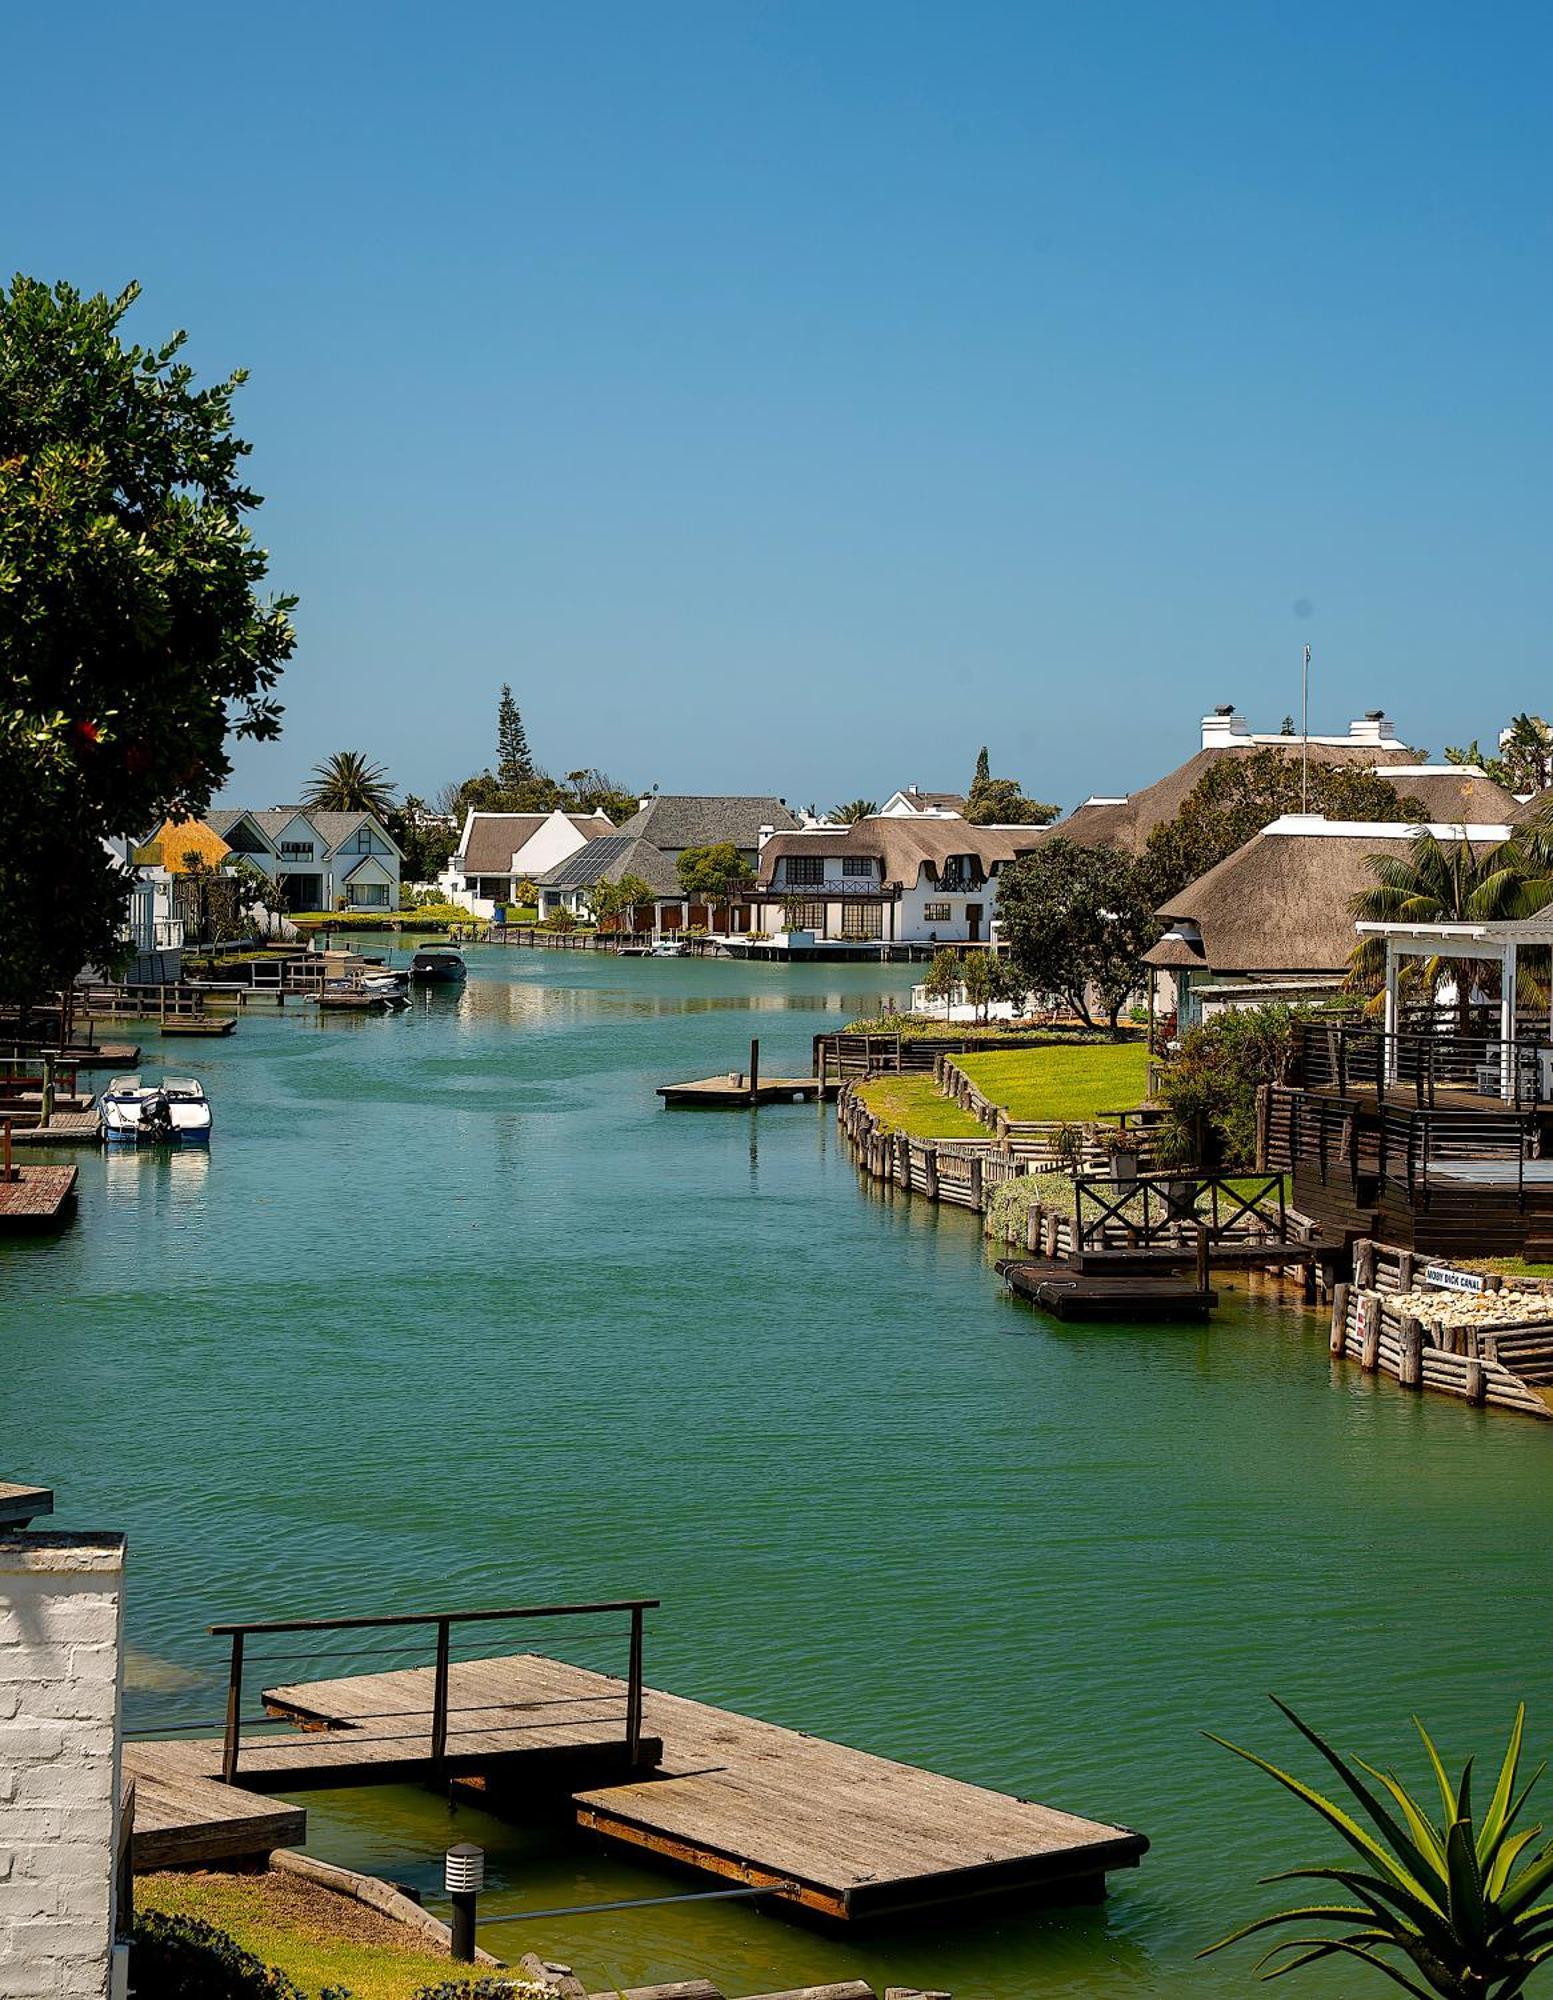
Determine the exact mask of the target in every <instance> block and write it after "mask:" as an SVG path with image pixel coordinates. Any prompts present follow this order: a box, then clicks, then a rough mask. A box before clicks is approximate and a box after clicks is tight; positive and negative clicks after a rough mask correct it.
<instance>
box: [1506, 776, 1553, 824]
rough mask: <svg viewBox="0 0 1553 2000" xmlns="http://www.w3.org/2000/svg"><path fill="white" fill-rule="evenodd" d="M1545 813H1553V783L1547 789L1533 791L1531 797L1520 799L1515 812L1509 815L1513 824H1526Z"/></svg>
mask: <svg viewBox="0 0 1553 2000" xmlns="http://www.w3.org/2000/svg"><path fill="white" fill-rule="evenodd" d="M1544 813H1553V785H1549V786H1548V788H1547V790H1546V791H1542V792H1533V793H1532V795H1531V797H1530V798H1529V799H1518V800H1517V801H1516V806H1515V810H1514V812H1512V813H1511V814H1510V815H1509V818H1510V822H1511V824H1512V825H1513V826H1526V825H1527V824H1528V823H1529V822H1530V821H1532V820H1534V819H1540V818H1541V817H1542V815H1543V814H1544Z"/></svg>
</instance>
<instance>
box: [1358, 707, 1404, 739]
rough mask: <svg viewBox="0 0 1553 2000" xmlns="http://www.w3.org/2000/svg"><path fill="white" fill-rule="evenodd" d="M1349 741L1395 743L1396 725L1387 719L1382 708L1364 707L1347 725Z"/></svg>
mask: <svg viewBox="0 0 1553 2000" xmlns="http://www.w3.org/2000/svg"><path fill="white" fill-rule="evenodd" d="M1348 740H1349V742H1350V743H1395V742H1396V740H1397V725H1396V724H1395V723H1394V722H1391V721H1388V720H1387V717H1386V711H1385V710H1384V709H1383V708H1371V709H1366V711H1365V712H1364V714H1363V715H1361V716H1358V717H1356V718H1355V719H1354V721H1352V722H1350V723H1349V725H1348Z"/></svg>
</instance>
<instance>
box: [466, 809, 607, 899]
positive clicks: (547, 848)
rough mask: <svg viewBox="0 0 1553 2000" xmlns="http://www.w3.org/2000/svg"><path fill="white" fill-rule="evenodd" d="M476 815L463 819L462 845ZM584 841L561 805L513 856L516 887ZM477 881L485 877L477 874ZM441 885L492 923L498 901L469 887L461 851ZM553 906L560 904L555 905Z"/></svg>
mask: <svg viewBox="0 0 1553 2000" xmlns="http://www.w3.org/2000/svg"><path fill="white" fill-rule="evenodd" d="M596 817H598V818H599V819H601V820H603V821H604V823H605V825H606V826H608V827H611V828H612V827H613V822H612V821H611V820H610V819H609V818H608V815H607V814H603V813H601V814H598V815H596ZM473 818H474V815H473V814H472V813H471V814H470V815H469V817H468V818H467V819H466V820H465V821H464V831H463V834H462V836H461V837H460V841H459V846H460V849H462V848H463V846H464V845H465V843H466V842H467V841H468V839H469V828H470V824H471V821H472V820H473ZM584 843H585V836H584V835H583V834H581V833H579V832H578V830H577V828H576V827H575V826H573V824H572V821H571V815H570V814H568V813H564V812H562V811H561V810H560V808H559V807H557V808H556V810H555V811H554V812H553V813H551V814H550V816H549V818H548V819H546V820H545V821H544V823H543V824H542V825H540V826H537V827H535V829H534V831H533V833H531V834H530V835H529V837H528V839H527V840H526V841H525V842H524V843H523V845H522V846H521V847H520V848H519V849H518V850H517V852H516V853H515V854H514V855H513V857H512V868H511V875H512V881H513V885H514V887H516V885H517V884H518V883H519V882H521V881H523V880H524V879H525V877H533V876H536V875H542V874H543V873H544V872H545V870H546V869H547V868H554V867H555V865H556V863H557V862H558V861H564V860H565V859H566V857H567V856H568V855H569V854H575V853H576V852H577V850H578V848H579V847H581V846H583V845H584ZM501 872H502V871H501V870H500V869H487V870H486V871H485V877H489V876H490V875H492V874H498V875H499V874H500V873H501ZM475 879H476V880H481V879H484V877H480V876H477V877H475ZM437 881H438V885H439V887H440V888H441V889H442V891H443V893H444V894H445V895H446V896H447V898H448V900H449V901H450V902H453V903H457V904H458V905H459V907H460V908H461V909H465V910H468V912H469V913H470V915H471V916H475V917H480V918H483V919H484V921H485V922H487V923H489V922H490V920H491V918H492V917H493V916H494V915H495V914H496V904H495V901H494V900H493V899H492V898H491V897H489V896H477V895H476V894H475V892H474V890H473V889H472V888H471V887H470V886H469V878H467V877H466V876H465V874H464V864H463V861H462V858H461V854H453V855H451V856H450V857H449V859H448V865H447V868H446V870H445V871H444V872H443V873H442V874H441V875H439V876H438V878H437ZM552 907H559V905H558V904H553V905H552Z"/></svg>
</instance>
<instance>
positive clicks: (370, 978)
mask: <svg viewBox="0 0 1553 2000" xmlns="http://www.w3.org/2000/svg"><path fill="white" fill-rule="evenodd" d="M356 986H357V989H358V990H359V991H360V992H362V993H370V994H372V996H373V997H374V998H375V999H380V1000H386V1001H387V1002H388V1003H389V1005H390V1006H391V1007H396V1006H399V1005H401V1004H403V1003H405V1002H407V999H408V994H409V988H410V975H409V973H407V972H388V971H385V970H384V968H383V967H382V966H375V967H374V968H373V969H372V970H371V971H370V972H364V973H362V975H361V977H360V978H359V979H358V980H357V981H356Z"/></svg>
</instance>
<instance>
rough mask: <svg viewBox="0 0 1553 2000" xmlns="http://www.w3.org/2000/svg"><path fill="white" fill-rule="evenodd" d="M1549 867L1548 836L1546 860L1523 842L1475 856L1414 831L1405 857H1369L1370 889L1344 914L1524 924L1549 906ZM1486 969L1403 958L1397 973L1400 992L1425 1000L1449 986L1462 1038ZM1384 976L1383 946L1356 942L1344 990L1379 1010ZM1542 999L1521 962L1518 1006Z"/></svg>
mask: <svg viewBox="0 0 1553 2000" xmlns="http://www.w3.org/2000/svg"><path fill="white" fill-rule="evenodd" d="M1549 863H1553V836H1549V848H1548V851H1547V852H1546V853H1543V852H1541V851H1540V850H1539V849H1538V848H1537V847H1536V846H1535V845H1534V844H1533V843H1532V842H1531V841H1529V840H1526V839H1524V838H1522V839H1513V840H1507V841H1505V842H1503V843H1502V844H1501V845H1500V846H1497V847H1493V848H1490V849H1489V850H1488V852H1487V853H1485V854H1478V853H1477V852H1475V851H1474V849H1473V846H1472V843H1471V842H1470V841H1469V840H1467V839H1466V838H1465V836H1463V837H1462V838H1461V839H1459V840H1454V841H1449V842H1447V841H1442V840H1440V839H1439V838H1438V837H1437V836H1436V835H1435V834H1432V833H1429V832H1428V831H1420V832H1419V833H1418V834H1417V835H1416V837H1415V838H1414V840H1413V841H1412V844H1411V845H1410V846H1409V848H1408V850H1407V852H1406V854H1403V855H1396V854H1373V855H1371V856H1370V867H1371V869H1372V870H1373V871H1374V874H1375V878H1376V879H1375V885H1374V887H1373V888H1369V889H1361V890H1360V891H1359V893H1358V894H1357V895H1356V896H1354V897H1352V898H1350V901H1349V908H1350V909H1351V910H1352V911H1353V914H1354V917H1355V919H1356V921H1358V922H1360V923H1371V924H1384V923H1397V924H1467V923H1502V922H1504V921H1505V920H1507V919H1513V918H1516V917H1529V916H1532V915H1534V914H1535V912H1536V911H1538V910H1540V909H1541V908H1542V907H1543V906H1544V905H1545V904H1546V903H1548V902H1550V901H1553V880H1550V879H1549ZM1492 970H1493V966H1492V961H1486V962H1484V961H1479V960H1476V959H1459V958H1457V959H1451V958H1428V959H1424V960H1422V961H1419V960H1417V959H1410V960H1408V961H1407V963H1406V965H1405V966H1404V968H1403V975H1402V976H1403V984H1404V990H1409V989H1411V990H1413V991H1422V992H1424V993H1427V994H1428V995H1429V996H1430V997H1431V998H1432V997H1433V996H1434V995H1435V994H1436V993H1437V992H1438V991H1439V989H1440V987H1441V986H1442V985H1444V984H1445V983H1446V982H1447V981H1453V982H1454V983H1455V987H1456V1005H1457V1009H1458V1013H1459V1020H1460V1032H1461V1033H1462V1034H1463V1035H1465V1034H1466V1033H1467V1030H1468V1023H1469V1019H1470V1015H1469V1009H1470V1006H1471V1001H1472V989H1473V987H1474V986H1481V985H1484V984H1486V983H1487V981H1488V980H1489V978H1490V976H1491V974H1492ZM1385 975H1386V944H1385V940H1384V939H1383V938H1378V937H1367V938H1361V939H1360V940H1359V942H1358V943H1357V944H1356V945H1355V946H1354V948H1353V952H1352V955H1351V956H1350V958H1349V962H1348V985H1349V987H1350V989H1351V990H1353V991H1355V992H1362V993H1369V994H1373V995H1375V996H1377V998H1376V999H1375V1000H1374V1001H1372V1007H1373V1006H1378V1005H1379V1004H1380V1003H1379V998H1378V996H1379V994H1380V991H1381V988H1382V985H1383V983H1384V980H1385ZM1544 997H1545V988H1544V986H1543V985H1542V983H1541V982H1540V981H1539V980H1537V979H1536V977H1535V976H1534V975H1533V972H1532V969H1531V967H1530V966H1529V965H1528V964H1527V963H1526V962H1525V960H1524V958H1523V959H1522V960H1521V961H1519V969H1518V977H1517V981H1516V998H1517V1000H1519V1001H1520V1002H1521V1003H1522V1004H1523V1005H1525V1006H1528V1007H1535V1006H1541V1005H1542V1004H1543V1001H1544Z"/></svg>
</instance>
